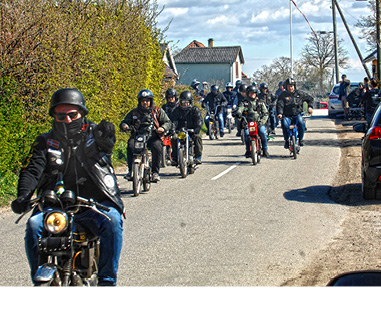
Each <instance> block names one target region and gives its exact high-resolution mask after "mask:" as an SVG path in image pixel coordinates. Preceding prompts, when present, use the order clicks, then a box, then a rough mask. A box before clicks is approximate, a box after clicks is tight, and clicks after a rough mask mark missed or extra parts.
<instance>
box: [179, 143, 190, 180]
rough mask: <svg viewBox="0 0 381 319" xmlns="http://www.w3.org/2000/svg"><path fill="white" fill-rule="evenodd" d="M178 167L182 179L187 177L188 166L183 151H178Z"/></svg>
mask: <svg viewBox="0 0 381 319" xmlns="http://www.w3.org/2000/svg"><path fill="white" fill-rule="evenodd" d="M179 166H180V174H181V177H182V178H185V177H187V175H188V165H187V160H186V158H185V149H183V148H182V149H180V152H179Z"/></svg>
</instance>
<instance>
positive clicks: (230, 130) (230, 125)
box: [227, 119, 232, 134]
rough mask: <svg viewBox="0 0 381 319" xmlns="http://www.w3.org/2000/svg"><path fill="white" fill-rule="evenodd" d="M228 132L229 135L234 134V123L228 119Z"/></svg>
mask: <svg viewBox="0 0 381 319" xmlns="http://www.w3.org/2000/svg"><path fill="white" fill-rule="evenodd" d="M227 126H228V132H229V134H230V133H231V132H232V122H231V121H230V119H228V125H227Z"/></svg>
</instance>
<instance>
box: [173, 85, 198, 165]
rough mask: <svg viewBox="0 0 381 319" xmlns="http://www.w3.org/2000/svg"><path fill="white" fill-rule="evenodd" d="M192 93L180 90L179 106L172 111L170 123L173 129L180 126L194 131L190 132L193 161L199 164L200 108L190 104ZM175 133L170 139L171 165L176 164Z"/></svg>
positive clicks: (176, 138) (176, 137) (178, 128)
mask: <svg viewBox="0 0 381 319" xmlns="http://www.w3.org/2000/svg"><path fill="white" fill-rule="evenodd" d="M192 102H193V95H192V93H191V92H189V91H184V92H181V94H180V103H179V107H177V108H176V109H175V111H174V112H173V113H172V123H173V127H174V130H175V131H176V130H180V129H181V128H184V127H185V128H189V129H193V130H194V133H190V137H191V138H192V139H193V141H194V152H195V154H194V155H195V163H196V164H201V156H202V138H201V134H200V131H201V127H202V115H201V111H200V109H199V108H198V107H197V106H196V105H193V104H192ZM177 140H178V136H177V134H174V135H173V136H172V139H171V144H172V165H173V166H177V164H178V157H177Z"/></svg>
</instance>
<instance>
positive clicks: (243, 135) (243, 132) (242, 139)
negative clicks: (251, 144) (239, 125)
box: [241, 129, 245, 145]
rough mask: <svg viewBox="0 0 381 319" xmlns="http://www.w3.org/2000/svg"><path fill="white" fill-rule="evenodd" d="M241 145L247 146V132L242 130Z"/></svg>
mask: <svg viewBox="0 0 381 319" xmlns="http://www.w3.org/2000/svg"><path fill="white" fill-rule="evenodd" d="M241 144H242V145H245V130H244V129H242V130H241Z"/></svg>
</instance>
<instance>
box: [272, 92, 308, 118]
mask: <svg viewBox="0 0 381 319" xmlns="http://www.w3.org/2000/svg"><path fill="white" fill-rule="evenodd" d="M303 102H307V105H308V107H311V108H313V102H314V98H313V97H312V96H311V95H309V94H307V93H305V92H303V91H299V90H295V91H294V92H292V93H290V92H289V91H287V90H285V91H283V92H282V93H281V94H280V95H279V97H278V100H277V104H276V112H277V114H278V115H279V114H282V115H284V116H286V117H292V116H295V115H298V114H299V113H302V112H303Z"/></svg>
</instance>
